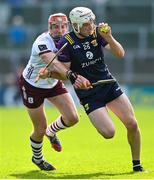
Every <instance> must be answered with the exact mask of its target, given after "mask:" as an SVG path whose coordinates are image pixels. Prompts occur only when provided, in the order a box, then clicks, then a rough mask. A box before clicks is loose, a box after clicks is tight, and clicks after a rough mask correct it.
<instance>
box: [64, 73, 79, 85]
mask: <svg viewBox="0 0 154 180" xmlns="http://www.w3.org/2000/svg"><path fill="white" fill-rule="evenodd" d="M66 77H67V79H69V80H70V81H71V83H72V84H74V83H75V80H76V79H77V77H78V75H77V73H75V72H73V71H71V70H68V71H67V72H66Z"/></svg>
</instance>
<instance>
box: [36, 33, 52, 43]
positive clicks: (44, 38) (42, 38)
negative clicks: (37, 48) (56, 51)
mask: <svg viewBox="0 0 154 180" xmlns="http://www.w3.org/2000/svg"><path fill="white" fill-rule="evenodd" d="M50 41H53V39H52V38H51V36H50V34H49V32H48V31H46V32H43V33H42V34H40V35H39V36H38V37H37V38H36V40H35V43H40V42H44V43H45V42H47V43H48V42H50Z"/></svg>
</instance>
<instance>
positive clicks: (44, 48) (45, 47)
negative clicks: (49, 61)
mask: <svg viewBox="0 0 154 180" xmlns="http://www.w3.org/2000/svg"><path fill="white" fill-rule="evenodd" d="M38 48H39V50H40V51H44V50H46V49H48V48H47V46H46V45H45V44H41V45H38Z"/></svg>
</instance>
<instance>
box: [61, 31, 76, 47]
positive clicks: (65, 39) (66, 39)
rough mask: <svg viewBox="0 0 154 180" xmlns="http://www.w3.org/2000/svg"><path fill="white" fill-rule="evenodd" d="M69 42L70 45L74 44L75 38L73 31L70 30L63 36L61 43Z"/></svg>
mask: <svg viewBox="0 0 154 180" xmlns="http://www.w3.org/2000/svg"><path fill="white" fill-rule="evenodd" d="M66 42H67V43H68V44H69V45H72V44H74V38H73V32H69V33H67V34H65V35H64V36H62V37H61V39H60V41H59V43H60V44H65V43H66Z"/></svg>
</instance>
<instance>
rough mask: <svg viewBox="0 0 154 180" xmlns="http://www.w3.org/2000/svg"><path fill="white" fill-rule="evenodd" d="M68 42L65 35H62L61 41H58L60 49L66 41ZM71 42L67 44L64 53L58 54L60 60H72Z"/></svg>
mask: <svg viewBox="0 0 154 180" xmlns="http://www.w3.org/2000/svg"><path fill="white" fill-rule="evenodd" d="M66 42H67V40H66V39H65V37H62V38H61V39H60V41H59V42H58V49H60V48H61V47H62V46H63V45H64V44H65V43H66ZM69 46H70V45H69V43H68V44H67V46H66V47H65V48H64V49H63V51H62V53H61V54H60V55H59V56H58V60H59V61H61V62H70V61H71V60H70V59H71V58H70V53H69Z"/></svg>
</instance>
